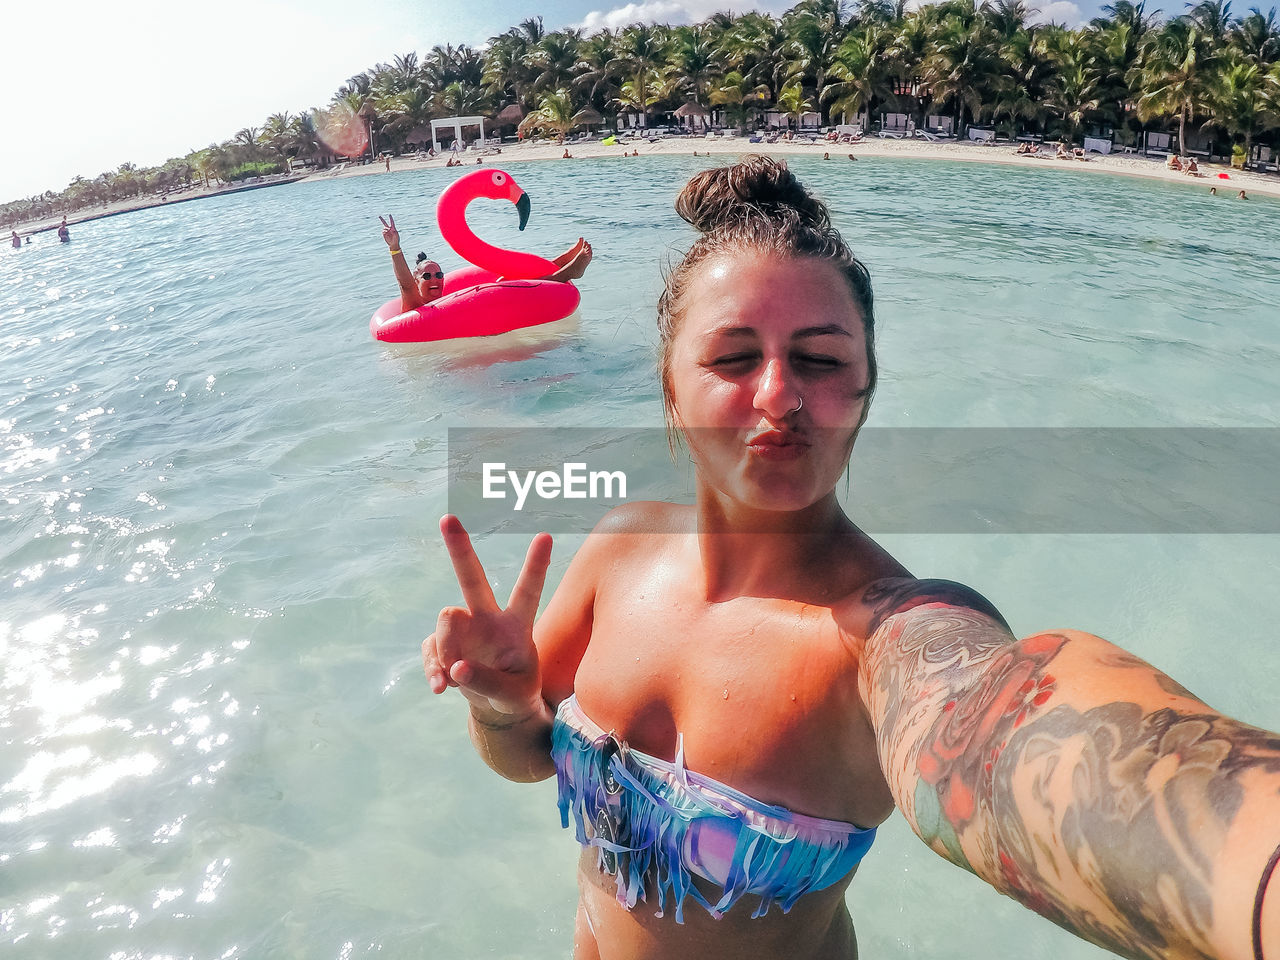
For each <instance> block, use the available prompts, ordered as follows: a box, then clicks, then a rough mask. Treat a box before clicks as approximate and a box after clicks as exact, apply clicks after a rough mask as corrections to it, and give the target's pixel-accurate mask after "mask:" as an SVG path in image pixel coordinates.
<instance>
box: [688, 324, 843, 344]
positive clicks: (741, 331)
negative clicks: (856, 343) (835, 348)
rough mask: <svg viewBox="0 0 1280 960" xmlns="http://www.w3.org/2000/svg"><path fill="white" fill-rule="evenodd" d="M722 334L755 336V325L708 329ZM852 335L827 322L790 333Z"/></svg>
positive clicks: (814, 335) (798, 336)
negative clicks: (823, 324)
mask: <svg viewBox="0 0 1280 960" xmlns="http://www.w3.org/2000/svg"><path fill="white" fill-rule="evenodd" d="M717 334H719V335H723V336H727V337H754V336H756V329H755V327H730V326H725V327H719V328H717V329H715V330H711V331H709V335H712V336H715V335H717ZM831 335H836V336H841V337H852V336H853V334H852V333H850V332H849V331H848V330H846V329H845V328H844V327H842V326H840V325H839V324H838V323H829V324H827V325H825V326H821V327H803V328H801V329H799V330H797V331H796V332H795V333H793V334H792V335H791V338H792V339H793V340H796V339H799V338H801V337H826V336H831Z"/></svg>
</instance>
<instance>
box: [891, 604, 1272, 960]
mask: <svg viewBox="0 0 1280 960" xmlns="http://www.w3.org/2000/svg"><path fill="white" fill-rule="evenodd" d="M920 587H921V591H920V592H919V593H918V594H915V595H912V594H911V591H910V589H909V588H908V587H907V586H906V585H902V586H895V587H894V588H893V589H889V590H884V593H883V596H882V597H881V598H879V599H880V603H879V604H878V605H877V606H876V607H875V610H876V622H877V624H882V623H884V622H885V621H886V620H888V619H889V618H890V617H892V616H893V614H895V613H902V612H905V611H909V610H913V609H915V608H917V607H919V606H920V605H921V604H934V605H936V606H931V607H930V608H929V612H928V615H912V616H905V617H901V618H899V619H897V620H894V621H891V622H889V623H888V625H887V632H886V633H882V635H881V637H880V638H878V641H877V644H876V648H875V650H874V651H873V652H872V654H871V655H872V656H873V657H874V662H873V663H869V664H868V667H869V669H870V671H871V672H870V678H871V679H870V685H869V686H870V690H869V696H870V698H871V701H872V702H871V703H869V707H870V708H871V709H872V712H873V715H875V714H878V715H879V716H880V717H882V718H883V722H882V723H880V724H878V725H877V731H878V736H879V748H880V751H881V758H882V764H883V766H884V768H885V770H886V772H887V773H888V774H889V776H890V777H891V779H896V780H897V781H898V789H896V790H895V795H896V796H898V797H899V800H900V802H901V800H902V798H903V797H904V796H906V797H910V798H911V803H910V805H909V806H910V809H907V806H908V805H907V804H903V809H904V812H905V813H906V814H907V815H908V817H909V819H912V820H913V822H914V824H915V826H916V829H917V832H918V833H919V834H920V836H921V837H922V838H924V839H925V840H926V842H928V843H930V845H931V846H933V847H934V849H935V850H937V851H938V852H940V853H942V854H943V855H944V856H946V857H947V858H948V859H950V860H952V861H953V862H955V863H957V864H959V865H960V866H962V867H965V868H966V869H969V870H972V871H974V872H975V873H977V874H979V875H980V876H982V877H983V878H984V879H986V880H988V881H989V882H991V883H992V884H994V885H995V886H996V887H997V888H998V889H1000V890H1002V891H1003V892H1005V893H1007V894H1009V895H1010V896H1012V897H1014V898H1015V899H1017V900H1019V901H1020V902H1022V903H1023V904H1025V905H1026V906H1028V907H1030V908H1031V909H1033V910H1035V911H1036V912H1037V913H1040V914H1042V915H1044V916H1046V917H1048V918H1049V919H1051V920H1053V921H1054V922H1055V923H1057V924H1059V925H1060V926H1063V927H1065V928H1066V929H1068V930H1071V931H1073V932H1075V933H1076V934H1078V935H1080V936H1082V937H1085V938H1086V939H1089V940H1092V941H1093V942H1095V943H1098V944H1100V945H1102V946H1105V947H1107V948H1108V949H1111V950H1114V951H1116V952H1118V953H1121V954H1123V955H1126V956H1159V955H1162V954H1168V953H1170V952H1174V953H1176V954H1177V955H1178V956H1179V957H1199V956H1203V957H1209V956H1211V955H1213V954H1215V953H1216V952H1217V951H1216V950H1215V948H1214V946H1213V944H1212V943H1211V942H1210V938H1209V934H1210V932H1211V931H1212V926H1213V920H1214V917H1213V906H1214V901H1213V893H1214V889H1213V866H1214V864H1215V862H1217V860H1218V857H1219V855H1220V854H1221V853H1222V850H1223V847H1224V845H1225V838H1226V834H1227V831H1228V829H1229V827H1230V826H1231V824H1232V822H1233V821H1234V819H1235V817H1236V815H1237V813H1238V812H1239V809H1240V806H1241V803H1242V800H1243V787H1242V785H1241V779H1242V777H1243V776H1244V774H1245V773H1246V772H1249V771H1258V770H1262V771H1264V772H1267V773H1280V738H1277V737H1276V736H1275V735H1274V734H1270V733H1268V732H1266V731H1263V730H1259V729H1257V728H1254V727H1249V726H1247V725H1245V724H1241V723H1239V722H1237V721H1234V720H1231V719H1230V718H1227V717H1223V716H1221V715H1219V714H1217V713H1214V712H1213V711H1211V710H1209V709H1208V708H1202V705H1200V704H1199V703H1198V701H1195V698H1194V697H1193V696H1192V694H1191V693H1190V692H1189V691H1187V690H1186V689H1185V688H1183V687H1181V686H1180V685H1178V684H1176V683H1174V682H1173V681H1171V680H1168V678H1164V677H1163V675H1161V674H1159V673H1158V671H1155V670H1154V668H1152V667H1150V666H1149V665H1148V664H1146V663H1144V662H1143V661H1141V660H1139V659H1138V658H1136V657H1131V656H1130V655H1128V654H1125V653H1123V651H1116V650H1114V648H1108V649H1107V650H1106V652H1104V653H1103V654H1102V655H1101V657H1100V659H1099V665H1100V666H1105V667H1106V668H1108V670H1110V671H1114V670H1116V669H1125V668H1129V669H1134V670H1141V671H1142V673H1143V680H1144V681H1145V682H1146V683H1148V684H1150V683H1152V682H1153V681H1154V682H1155V684H1156V685H1157V687H1158V688H1159V689H1162V690H1164V691H1165V692H1167V693H1169V694H1173V695H1176V696H1178V697H1181V698H1186V699H1189V700H1191V701H1193V704H1192V709H1182V710H1174V709H1169V708H1168V707H1164V706H1162V707H1160V708H1159V709H1151V705H1150V704H1149V703H1148V704H1146V705H1144V704H1142V703H1139V702H1126V701H1118V702H1112V703H1105V704H1101V705H1097V706H1093V707H1091V708H1088V709H1084V710H1083V711H1082V710H1080V709H1077V708H1076V707H1075V706H1073V705H1072V702H1071V701H1072V693H1073V692H1074V691H1076V690H1081V689H1082V686H1081V684H1080V683H1079V681H1077V683H1076V684H1075V685H1074V686H1073V687H1071V688H1069V689H1067V690H1065V691H1064V690H1063V689H1062V684H1060V682H1059V677H1058V676H1057V675H1056V667H1055V661H1056V660H1057V659H1058V657H1059V656H1060V655H1061V654H1062V652H1063V651H1064V649H1065V648H1067V646H1068V644H1069V643H1070V642H1071V640H1070V638H1068V637H1067V636H1065V635H1062V634H1056V633H1049V634H1043V635H1040V636H1034V637H1030V638H1027V639H1025V640H1015V639H1014V638H1013V637H1012V635H1011V634H1010V633H1009V632H1008V629H1007V627H1005V625H1004V621H1003V620H1000V619H998V614H994V612H993V609H992V608H990V605H989V604H986V605H985V608H984V607H983V606H979V605H978V604H977V603H975V602H973V600H972V598H973V597H975V596H976V594H973V593H972V591H969V592H968V597H967V598H966V599H967V602H964V604H963V607H961V606H953V604H956V603H957V600H959V599H960V597H962V596H964V594H963V592H953V594H952V596H953V599H941V598H939V597H938V596H937V594H939V593H943V594H945V593H946V591H941V590H937V589H936V588H935V587H933V585H932V584H929V583H928V582H925V583H922V584H920ZM961 591H963V588H961ZM978 599H979V600H981V598H978ZM982 603H983V604H985V601H982ZM1073 669H1077V668H1075V667H1073ZM1162 681H1163V682H1162ZM1121 689H1123V687H1121ZM1093 702H1094V703H1096V702H1097V701H1096V700H1095V701H1093ZM1193 710H1194V712H1193ZM913 777H914V782H912V778H913ZM906 788H909V789H906Z"/></svg>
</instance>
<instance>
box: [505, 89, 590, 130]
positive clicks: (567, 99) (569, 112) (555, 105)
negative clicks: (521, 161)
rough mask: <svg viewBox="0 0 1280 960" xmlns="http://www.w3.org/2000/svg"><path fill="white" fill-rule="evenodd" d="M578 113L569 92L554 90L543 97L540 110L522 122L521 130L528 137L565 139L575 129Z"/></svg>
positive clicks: (528, 115)
mask: <svg viewBox="0 0 1280 960" xmlns="http://www.w3.org/2000/svg"><path fill="white" fill-rule="evenodd" d="M576 113H577V110H576V109H574V106H573V98H572V96H570V94H569V91H568V90H553V91H551V92H550V93H545V94H543V95H542V99H541V100H539V101H538V109H537V110H534V111H533V112H532V113H529V114H527V115H526V116H525V118H524V119H523V120H521V121H520V127H519V130H520V133H521V135H523V136H526V137H529V136H534V135H536V134H539V133H542V134H548V133H549V134H551V135H553V136H557V137H563V136H564V135H565V134H566V133H568V132H569V131H570V130H572V129H573V124H574V119H573V118H574V115H575V114H576Z"/></svg>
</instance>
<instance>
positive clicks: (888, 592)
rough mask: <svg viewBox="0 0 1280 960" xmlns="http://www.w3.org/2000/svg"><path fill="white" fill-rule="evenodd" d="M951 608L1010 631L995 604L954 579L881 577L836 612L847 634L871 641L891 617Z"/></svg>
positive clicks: (850, 595)
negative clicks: (966, 611)
mask: <svg viewBox="0 0 1280 960" xmlns="http://www.w3.org/2000/svg"><path fill="white" fill-rule="evenodd" d="M948 607H949V608H961V609H965V610H971V611H974V612H976V613H978V614H981V615H982V616H983V617H985V618H987V619H990V620H992V621H994V622H995V623H996V624H998V625H999V626H1000V627H1001V628H1002V629H1003V630H1005V631H1008V630H1009V625H1008V624H1007V623H1006V622H1005V619H1004V617H1003V616H1001V614H1000V611H999V610H998V609H997V608H996V606H995V604H993V603H992V602H991V601H990V600H988V599H987V598H986V597H984V596H983V595H982V594H981V593H979V592H978V591H977V590H975V589H974V588H973V587H970V586H966V585H965V584H963V583H956V582H955V581H954V580H938V579H921V578H919V577H913V576H886V577H879V578H876V579H873V580H869V581H864V582H863V583H860V584H858V585H857V586H856V587H855V588H854V589H853V590H851V591H850V592H849V593H848V594H847V595H846V596H845V597H844V599H843V601H842V602H841V603H839V604H838V605H836V606H835V608H834V612H835V615H836V619H837V621H838V622H839V623H840V625H841V627H842V628H843V629H844V630H845V631H846V633H848V634H850V635H851V636H855V637H860V638H867V637H870V636H871V635H872V634H874V633H875V632H876V631H877V630H878V629H880V627H881V626H882V625H883V624H884V622H885V621H886V620H888V619H889V618H890V617H893V616H896V615H898V614H904V613H906V612H908V611H910V610H917V609H920V610H923V609H935V610H938V609H942V608H948Z"/></svg>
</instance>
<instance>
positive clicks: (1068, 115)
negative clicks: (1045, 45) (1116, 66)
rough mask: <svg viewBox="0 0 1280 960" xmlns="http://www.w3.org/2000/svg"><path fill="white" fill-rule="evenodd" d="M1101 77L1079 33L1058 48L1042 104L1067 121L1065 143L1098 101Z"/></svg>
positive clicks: (1072, 138)
mask: <svg viewBox="0 0 1280 960" xmlns="http://www.w3.org/2000/svg"><path fill="white" fill-rule="evenodd" d="M1100 90H1101V76H1100V75H1099V72H1098V69H1097V65H1096V63H1095V62H1094V59H1093V57H1092V55H1091V52H1090V50H1089V47H1088V43H1087V41H1086V40H1085V39H1084V38H1083V36H1082V35H1074V36H1073V37H1072V39H1071V40H1070V41H1069V42H1068V44H1067V47H1066V49H1065V50H1063V51H1062V59H1061V62H1060V63H1059V65H1058V73H1057V76H1056V77H1054V81H1053V85H1052V87H1051V88H1050V91H1049V97H1050V99H1049V101H1048V102H1047V103H1046V104H1045V105H1046V106H1047V107H1048V108H1049V109H1051V110H1053V111H1055V112H1056V113H1058V115H1059V116H1061V117H1062V119H1063V121H1064V122H1066V124H1067V142H1068V143H1074V142H1075V138H1076V131H1077V130H1079V129H1080V125H1081V124H1082V123H1083V122H1084V120H1085V117H1086V116H1088V115H1089V113H1091V112H1093V111H1095V110H1097V109H1098V106H1099V104H1100V102H1101V100H1100V97H1099V91H1100Z"/></svg>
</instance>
